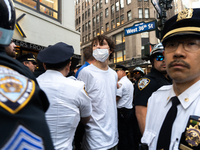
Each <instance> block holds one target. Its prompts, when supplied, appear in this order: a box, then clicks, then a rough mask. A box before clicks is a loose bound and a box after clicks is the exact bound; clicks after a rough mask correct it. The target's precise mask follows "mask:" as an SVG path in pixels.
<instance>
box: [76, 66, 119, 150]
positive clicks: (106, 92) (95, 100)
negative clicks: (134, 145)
mask: <svg viewBox="0 0 200 150" xmlns="http://www.w3.org/2000/svg"><path fill="white" fill-rule="evenodd" d="M78 80H81V81H84V82H85V85H86V91H87V93H88V95H89V97H90V98H91V99H92V116H91V119H90V121H89V122H88V123H87V124H86V133H85V137H84V139H83V149H85V150H106V149H109V148H112V147H114V146H115V145H117V143H118V130H117V106H116V91H117V73H116V72H115V71H114V70H112V69H111V68H108V70H106V71H105V70H101V69H99V68H97V67H96V66H94V65H92V64H91V65H89V66H87V67H85V68H84V69H83V70H82V71H81V72H80V73H79V76H78Z"/></svg>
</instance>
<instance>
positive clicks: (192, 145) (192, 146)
mask: <svg viewBox="0 0 200 150" xmlns="http://www.w3.org/2000/svg"><path fill="white" fill-rule="evenodd" d="M199 126H200V117H198V116H190V118H189V121H188V123H187V126H186V129H185V132H183V134H182V136H181V140H180V145H179V148H180V149H181V150H199V149H200V129H199Z"/></svg>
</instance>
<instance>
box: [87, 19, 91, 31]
mask: <svg viewBox="0 0 200 150" xmlns="http://www.w3.org/2000/svg"><path fill="white" fill-rule="evenodd" d="M90 26H91V22H90V21H88V30H89V29H90Z"/></svg>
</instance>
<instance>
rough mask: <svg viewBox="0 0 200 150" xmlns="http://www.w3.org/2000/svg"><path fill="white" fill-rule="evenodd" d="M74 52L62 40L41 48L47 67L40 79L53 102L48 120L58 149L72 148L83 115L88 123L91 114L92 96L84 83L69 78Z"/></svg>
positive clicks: (39, 55) (84, 121)
mask: <svg viewBox="0 0 200 150" xmlns="http://www.w3.org/2000/svg"><path fill="white" fill-rule="evenodd" d="M73 54H74V49H73V47H72V46H70V45H67V44H65V43H63V42H59V43H56V44H55V45H52V46H50V47H47V48H46V49H44V50H42V51H40V52H39V54H38V56H37V59H38V60H39V61H40V62H43V63H44V68H45V69H46V72H45V73H43V74H41V75H40V76H39V77H38V78H37V81H38V83H39V85H40V87H41V89H42V90H44V92H45V93H46V94H47V97H48V99H49V102H50V107H49V109H48V111H47V112H46V119H47V123H48V125H49V128H50V132H51V137H52V139H53V142H54V146H55V149H56V150H58V149H66V150H72V141H73V139H74V133H75V130H76V127H77V125H78V123H79V120H80V118H81V122H82V123H83V124H86V123H87V122H88V121H89V120H90V115H91V113H92V106H91V99H90V98H89V97H88V96H87V93H86V92H85V84H84V83H83V82H82V81H78V80H73V79H70V78H66V76H67V74H68V73H69V71H70V66H71V61H70V60H71V59H70V58H71V57H72V56H73Z"/></svg>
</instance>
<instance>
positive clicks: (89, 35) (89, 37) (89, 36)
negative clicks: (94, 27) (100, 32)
mask: <svg viewBox="0 0 200 150" xmlns="http://www.w3.org/2000/svg"><path fill="white" fill-rule="evenodd" d="M90 39H91V33H89V34H88V41H89V40H90Z"/></svg>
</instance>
